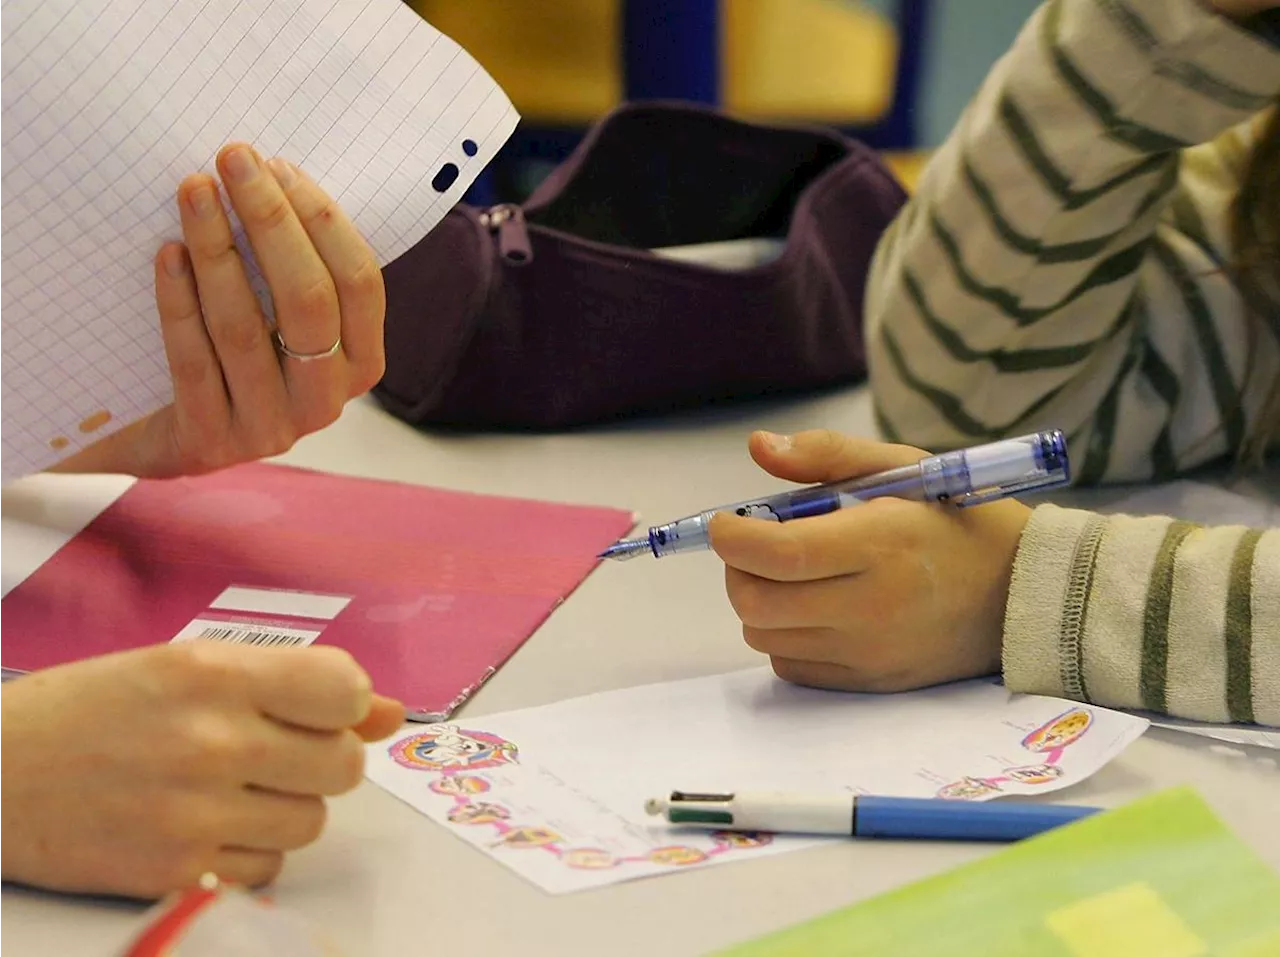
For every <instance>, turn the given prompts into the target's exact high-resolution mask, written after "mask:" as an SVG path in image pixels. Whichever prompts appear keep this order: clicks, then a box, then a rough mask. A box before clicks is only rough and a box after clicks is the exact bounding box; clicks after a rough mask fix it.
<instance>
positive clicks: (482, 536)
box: [0, 464, 634, 718]
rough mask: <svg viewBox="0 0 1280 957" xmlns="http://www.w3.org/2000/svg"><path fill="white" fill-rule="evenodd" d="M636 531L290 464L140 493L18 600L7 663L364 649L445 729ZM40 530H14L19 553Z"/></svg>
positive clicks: (8, 615)
mask: <svg viewBox="0 0 1280 957" xmlns="http://www.w3.org/2000/svg"><path fill="white" fill-rule="evenodd" d="M58 478H61V477H58ZM633 524H634V522H633V519H632V516H631V515H630V513H628V512H624V511H619V510H617V509H609V508H595V507H583V506H576V505H558V504H553V503H549V502H534V501H525V500H521V499H512V498H498V497H493V496H484V495H472V494H468V493H463V492H450V491H443V490H439V489H430V488H423V487H420V486H415V485H402V484H398V483H392V482H381V481H373V480H369V479H356V478H346V477H343V476H338V475H330V474H326V473H321V472H310V471H305V470H301V469H294V468H287V467H284V466H278V465H264V464H251V465H242V466H239V467H237V468H233V469H229V470H227V471H225V472H219V473H215V474H213V475H207V476H203V477H201V478H194V479H176V480H171V481H163V482H151V481H139V482H136V483H134V484H133V485H132V486H131V487H130V488H129V489H128V490H127V491H126V492H125V493H124V494H123V495H121V496H120V497H119V498H118V499H116V501H115V502H114V503H112V504H111V505H109V506H108V507H107V508H106V509H105V510H104V511H103V512H102V513H101V514H100V515H98V516H97V517H96V518H95V519H94V520H93V521H91V522H90V523H89V524H88V525H87V526H86V527H85V528H84V529H83V530H82V531H80V532H79V533H77V534H76V535H75V536H74V537H73V538H72V539H71V540H70V541H69V542H67V543H66V544H65V545H63V546H62V547H61V548H60V549H58V550H57V551H56V552H55V553H54V554H53V557H52V558H50V559H48V560H47V561H45V562H44V563H43V564H41V565H40V566H39V567H38V568H36V570H35V571H34V572H32V573H31V574H30V575H29V576H27V577H26V578H25V579H24V580H23V581H21V582H19V583H18V584H17V585H16V586H15V587H14V588H13V589H12V590H11V591H10V592H9V593H8V594H7V595H6V596H5V598H4V600H3V602H2V603H0V612H2V613H3V616H4V628H5V633H4V644H3V650H2V651H0V655H2V656H3V660H2V661H0V664H3V666H4V668H5V669H6V670H7V671H12V670H18V671H31V670H35V669H38V668H46V667H49V666H51V665H56V664H60V663H62V662H66V661H72V660H76V659H80V658H87V657H89V656H91V655H100V654H104V653H107V652H112V651H119V650H121V649H124V648H134V647H139V646H142V645H149V644H157V643H161V642H167V641H171V640H189V639H192V638H201V637H203V638H214V639H221V640H225V641H240V642H251V643H255V644H307V643H310V642H313V641H314V642H316V643H319V644H330V645H337V646H339V647H342V648H346V649H347V650H349V651H350V652H351V653H352V654H353V655H355V657H356V658H357V660H359V662H360V663H361V664H362V665H363V666H364V667H365V669H366V670H367V671H368V672H369V673H370V675H371V676H372V678H373V681H374V686H375V687H376V688H377V689H378V690H379V691H381V692H383V693H385V694H389V695H392V696H395V697H397V698H400V699H401V700H402V701H404V703H405V704H406V705H407V706H408V707H409V708H410V709H412V711H414V712H415V714H416V715H417V716H419V717H424V718H425V717H430V716H435V717H440V716H444V715H447V714H449V713H450V712H452V711H453V710H454V709H455V708H457V707H458V706H459V705H460V704H461V703H462V702H463V701H465V700H466V698H467V697H468V696H469V695H470V694H471V693H472V692H474V691H475V690H476V688H478V687H479V686H480V684H482V683H483V682H484V681H485V680H486V679H487V678H488V677H489V676H490V675H491V674H493V672H494V671H495V670H496V669H497V668H498V667H499V666H500V665H501V664H502V663H503V662H504V661H506V659H507V658H508V657H510V655H511V654H512V653H514V652H515V651H516V649H518V648H519V647H520V645H522V644H523V643H524V641H525V640H526V639H527V638H528V637H529V636H530V635H531V634H532V633H533V632H534V630H535V629H536V628H537V627H538V626H539V625H540V624H541V623H542V622H543V621H544V620H545V619H546V618H547V616H548V615H550V614H551V612H552V611H553V610H554V609H555V608H556V606H558V605H559V604H560V603H561V602H562V601H563V600H564V599H565V598H566V597H567V596H568V595H569V594H570V593H571V592H572V591H573V590H574V589H575V588H577V587H578V585H579V584H581V582H582V581H583V579H585V578H586V576H587V574H588V573H589V572H590V571H591V570H592V569H593V568H594V567H595V565H596V554H597V553H598V552H599V551H600V550H601V549H602V548H603V547H604V546H606V545H607V544H609V543H611V542H613V541H614V540H615V539H617V538H618V537H619V536H620V535H623V534H625V533H626V532H627V531H628V530H629V529H630V528H631V527H632V525H633ZM11 531H12V534H13V538H12V539H11V538H10V535H11ZM25 531H28V532H29V531H30V529H27V530H25ZM23 532H24V530H22V529H19V528H17V527H16V525H10V524H9V522H8V520H7V519H6V530H5V538H6V550H8V548H9V547H11V546H13V545H14V543H15V542H17V541H20V536H21V535H22V534H23ZM16 557H17V556H15V559H16ZM6 564H8V562H6Z"/></svg>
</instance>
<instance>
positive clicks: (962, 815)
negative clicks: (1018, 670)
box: [645, 791, 1099, 841]
mask: <svg viewBox="0 0 1280 957" xmlns="http://www.w3.org/2000/svg"><path fill="white" fill-rule="evenodd" d="M645 810H646V811H647V812H648V813H649V814H650V815H662V816H663V817H665V818H666V819H667V821H669V822H670V823H672V824H683V825H689V826H693V827H703V828H712V829H715V830H722V831H769V832H773V833H779V834H836V835H842V836H844V837H880V838H901V839H912V840H925V841H928V840H932V841H1020V840H1022V839H1023V838H1027V837H1033V836H1034V835H1036V834H1040V833H1042V832H1044V831H1048V830H1050V829H1052V828H1055V827H1060V826H1061V825H1063V824H1070V823H1071V822H1072V821H1078V820H1080V819H1081V818H1084V817H1088V816H1089V815H1091V814H1095V813H1097V812H1098V810H1099V808H1095V807H1081V806H1072V805H1063V804H1010V803H1006V802H1002V801H992V802H982V803H976V802H973V801H948V800H944V799H942V798H903V797H876V796H869V795H859V794H853V793H850V792H847V791H846V792H833V793H831V794H813V795H801V794H788V793H784V792H781V791H754V792H753V791H743V792H740V793H737V794H696V793H691V792H687V791H672V792H671V794H670V796H669V797H666V798H651V799H649V800H648V801H646V802H645Z"/></svg>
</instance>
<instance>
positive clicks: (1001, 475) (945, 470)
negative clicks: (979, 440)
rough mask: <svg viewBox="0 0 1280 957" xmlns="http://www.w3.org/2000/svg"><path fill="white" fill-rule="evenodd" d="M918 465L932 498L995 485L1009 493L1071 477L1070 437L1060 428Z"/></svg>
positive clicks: (986, 489)
mask: <svg viewBox="0 0 1280 957" xmlns="http://www.w3.org/2000/svg"><path fill="white" fill-rule="evenodd" d="M920 468H921V475H922V478H923V480H924V482H925V485H926V488H927V489H928V493H929V494H928V497H929V498H931V499H934V500H939V501H941V500H948V499H964V498H965V497H966V496H974V495H979V496H981V495H982V494H983V493H987V492H991V491H993V490H994V491H998V492H1000V493H1003V494H1006V495H1011V494H1016V493H1018V492H1024V491H1030V490H1033V489H1042V488H1050V487H1053V486H1056V485H1065V484H1067V483H1068V482H1069V481H1070V480H1071V469H1070V462H1069V459H1068V457H1067V440H1066V437H1065V436H1064V435H1063V434H1062V433H1061V432H1060V431H1058V430H1056V429H1054V430H1050V431H1046V432H1036V433H1033V434H1031V435H1023V436H1019V437H1018V438H1013V439H1003V440H1002V441H999V442H991V443H989V444H987V445H978V446H974V447H973V448H971V449H962V450H958V451H955V452H945V453H943V454H942V455H935V456H931V457H930V458H928V459H925V460H924V461H922V462H921V463H920ZM984 497H985V496H984Z"/></svg>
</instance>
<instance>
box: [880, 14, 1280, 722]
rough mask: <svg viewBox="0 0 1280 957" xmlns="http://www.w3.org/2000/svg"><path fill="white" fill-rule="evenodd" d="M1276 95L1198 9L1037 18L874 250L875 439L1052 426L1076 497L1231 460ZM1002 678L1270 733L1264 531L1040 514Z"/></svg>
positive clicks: (1271, 675)
mask: <svg viewBox="0 0 1280 957" xmlns="http://www.w3.org/2000/svg"><path fill="white" fill-rule="evenodd" d="M1278 92H1280V48H1278V47H1277V46H1276V45H1275V44H1274V43H1272V42H1269V41H1268V40H1267V39H1265V38H1264V37H1262V36H1260V35H1257V34H1254V33H1251V32H1250V31H1248V30H1246V29H1243V28H1241V27H1240V26H1237V25H1236V24H1234V23H1232V22H1230V21H1228V20H1227V19H1225V18H1223V17H1220V16H1219V15H1217V14H1216V13H1214V12H1213V11H1212V9H1211V8H1210V7H1209V6H1208V5H1206V4H1203V3H1201V2H1198V0H1051V2H1049V3H1047V4H1045V5H1044V6H1043V7H1041V8H1040V9H1039V10H1038V11H1037V13H1036V14H1035V16H1033V17H1032V19H1031V21H1030V22H1029V23H1028V24H1027V26H1026V28H1025V29H1024V30H1023V32H1022V34H1021V36H1020V37H1019V39H1018V41H1017V42H1016V44H1015V45H1014V47H1013V49H1012V50H1011V51H1010V52H1009V53H1008V54H1007V55H1006V56H1005V57H1004V58H1003V59H1002V60H1001V61H1000V62H999V63H998V64H997V65H996V66H995V68H994V69H993V71H992V73H991V75H990V77H989V78H988V79H987V81H986V83H985V84H984V86H983V87H982V89H981V91H980V92H979V94H978V96H977V97H976V98H975V100H974V102H973V103H972V104H971V105H970V106H969V108H968V109H967V110H966V112H965V115H964V116H963V117H962V118H961V121H960V123H959V125H958V126H957V128H956V130H955V131H954V132H953V133H952V135H951V137H950V138H949V139H948V141H947V142H946V144H945V145H944V146H943V147H942V148H941V149H940V150H939V152H938V154H937V155H936V156H935V157H934V159H933V160H932V162H931V163H930V164H929V166H928V168H927V169H926V170H925V173H924V175H923V177H922V178H921V182H920V185H919V188H918V190H917V192H916V195H915V196H914V197H913V198H912V201H911V202H910V203H909V204H908V206H907V207H906V208H904V209H903V211H902V213H901V214H900V215H899V217H898V218H897V220H895V222H894V223H893V225H892V226H891V227H890V229H889V231H888V232H887V233H886V234H885V236H884V238H883V240H882V241H881V244H880V248H879V250H878V251H877V255H876V259H875V262H874V264H873V267H872V277H871V283H870V287H869V291H868V295H867V307H866V308H867V316H866V321H867V340H868V350H869V361H870V367H871V382H872V387H873V391H874V394H875V400H876V410H877V417H878V420H879V423H880V427H881V430H882V431H883V433H884V434H885V436H886V437H888V438H890V439H892V440H894V441H905V442H910V443H912V444H915V445H918V446H922V447H925V448H930V449H941V448H954V447H957V446H961V445H967V444H973V443H974V442H980V441H985V440H989V439H992V438H996V437H1000V436H1005V435H1009V434H1017V433H1022V432H1029V431H1032V430H1035V429H1039V428H1048V427H1057V428H1062V429H1064V430H1066V431H1067V434H1068V436H1069V437H1070V440H1071V448H1072V452H1073V458H1074V459H1075V462H1076V470H1077V474H1078V477H1079V479H1080V480H1081V481H1084V482H1098V481H1123V480H1141V479H1150V478H1163V477H1168V476H1170V475H1173V474H1176V473H1178V472H1180V471H1183V470H1185V469H1188V468H1191V467H1193V466H1196V465H1200V464H1203V463H1206V462H1209V461H1213V460H1216V459H1220V458H1222V457H1223V456H1224V455H1229V454H1232V453H1234V452H1235V451H1236V450H1237V449H1239V447H1240V446H1241V444H1242V442H1243V441H1244V437H1245V436H1246V435H1247V434H1248V430H1250V429H1251V428H1253V427H1255V425H1256V420H1257V419H1258V417H1259V416H1260V415H1261V413H1262V408H1263V405H1264V403H1265V401H1266V395H1267V393H1268V391H1269V389H1270V387H1271V385H1272V384H1273V383H1274V382H1275V381H1276V379H1277V377H1280V316H1276V315H1272V316H1269V317H1267V318H1266V322H1268V323H1269V327H1263V328H1261V329H1258V327H1257V324H1256V322H1255V319H1254V317H1251V316H1249V315H1248V313H1247V310H1246V308H1245V305H1244V302H1243V300H1242V297H1241V295H1240V292H1239V290H1238V288H1237V287H1236V286H1235V285H1234V284H1233V282H1232V278H1231V274H1230V270H1229V269H1228V268H1226V267H1228V266H1229V265H1230V258H1229V257H1230V255H1231V252H1230V240H1229V235H1230V227H1231V203H1232V199H1233V197H1234V195H1235V193H1236V191H1237V189H1238V184H1239V182H1240V178H1241V176H1242V175H1243V171H1244V168H1245V164H1246V162H1247V159H1248V155H1249V150H1250V144H1251V141H1252V139H1253V138H1254V137H1255V136H1256V134H1257V132H1258V130H1259V128H1260V126H1261V124H1262V123H1263V122H1264V121H1265V120H1266V118H1267V114H1266V110H1267V109H1268V106H1269V104H1270V103H1271V101H1272V100H1274V98H1275V96H1276V95H1277V93H1278ZM1251 324H1253V329H1257V332H1256V333H1255V332H1251ZM1005 678H1006V681H1007V682H1008V683H1009V685H1010V686H1011V687H1013V688H1016V689H1020V690H1026V691H1035V692H1040V693H1046V694H1059V695H1067V696H1070V697H1075V698H1080V699H1085V700H1092V701H1096V702H1099V703H1102V704H1110V705H1115V706H1120V707H1145V708H1150V709H1153V710H1157V711H1165V712H1169V713H1172V714H1177V715H1182V716H1186V717H1190V718H1198V719H1203V720H1241V721H1256V722H1259V723H1263V724H1273V725H1280V530H1273V531H1269V532H1261V531H1250V530H1247V529H1244V528H1240V527H1229V528H1200V527H1196V526H1192V525H1189V524H1186V523H1182V522H1176V521H1173V520H1172V519H1168V518H1131V517H1123V516H1119V517H1114V518H1102V517H1100V516H1096V515H1092V514H1090V513H1087V512H1081V511H1074V510H1069V509H1061V508H1056V507H1053V506H1042V507H1041V508H1038V509H1036V511H1035V512H1034V513H1033V516H1032V520H1031V523H1030V524H1029V526H1028V528H1027V531H1026V533H1025V534H1024V535H1023V539H1022V543H1021V545H1020V548H1019V554H1018V558H1017V561H1016V565H1015V570H1014V579H1013V584H1012V588H1011V592H1010V597H1009V605H1008V609H1007V613H1006V623H1005Z"/></svg>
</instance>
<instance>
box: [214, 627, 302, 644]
mask: <svg viewBox="0 0 1280 957" xmlns="http://www.w3.org/2000/svg"><path fill="white" fill-rule="evenodd" d="M196 637H197V638H212V639H214V640H215V641H233V642H236V643H237V644H242V645H305V644H306V643H307V636H306V635H290V634H286V633H285V632H283V631H249V630H248V629H246V628H206V629H205V630H204V631H202V632H200V634H198V635H196Z"/></svg>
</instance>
